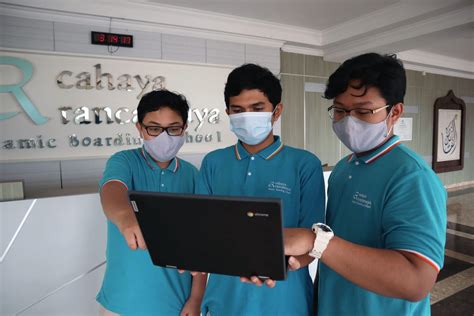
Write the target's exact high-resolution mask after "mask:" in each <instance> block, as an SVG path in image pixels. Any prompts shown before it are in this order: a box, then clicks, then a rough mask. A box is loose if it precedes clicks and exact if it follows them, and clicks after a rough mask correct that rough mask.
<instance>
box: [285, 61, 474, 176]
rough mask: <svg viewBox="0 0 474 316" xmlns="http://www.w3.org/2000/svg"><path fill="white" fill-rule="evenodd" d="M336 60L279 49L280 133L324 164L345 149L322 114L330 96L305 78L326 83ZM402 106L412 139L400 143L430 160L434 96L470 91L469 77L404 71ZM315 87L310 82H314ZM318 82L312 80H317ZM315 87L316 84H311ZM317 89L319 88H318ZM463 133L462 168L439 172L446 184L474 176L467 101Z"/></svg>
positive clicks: (473, 114) (471, 107) (473, 112)
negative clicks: (311, 89) (312, 89)
mask: <svg viewBox="0 0 474 316" xmlns="http://www.w3.org/2000/svg"><path fill="white" fill-rule="evenodd" d="M338 66H339V64H337V63H330V62H325V61H323V59H322V57H317V56H308V55H301V54H294V53H286V52H282V54H281V82H282V85H283V104H284V105H285V110H284V112H283V117H282V131H281V134H282V139H283V141H284V142H285V143H286V144H288V145H290V146H295V147H299V148H305V149H307V150H309V151H311V152H313V153H314V154H316V155H317V156H318V157H319V158H320V159H321V162H322V163H323V164H328V165H330V166H332V165H334V164H335V163H336V162H337V161H338V160H339V159H341V158H342V157H344V156H345V155H347V154H348V153H349V150H348V149H347V148H345V146H344V145H342V144H341V142H340V141H339V140H338V139H337V138H336V136H335V135H334V133H333V131H332V128H331V121H330V119H329V117H328V115H327V108H328V106H330V105H331V101H328V100H326V99H323V98H322V92H308V91H305V84H306V86H307V89H306V90H308V84H310V83H316V84H318V83H319V84H325V83H326V81H327V79H328V77H329V75H330V74H331V73H332V72H333V71H334V70H335V69H336V68H337V67H338ZM407 81H408V82H407V85H408V87H407V94H406V96H405V106H407V109H409V111H410V110H411V112H417V113H405V114H404V116H405V117H412V118H413V140H412V141H407V142H404V143H405V145H407V146H408V147H410V148H412V149H413V150H415V151H416V152H417V153H419V154H420V155H421V156H423V158H425V160H427V161H428V162H429V163H430V164H431V157H432V145H433V144H432V142H433V105H434V102H435V100H436V98H438V97H441V96H445V95H446V93H447V92H448V91H449V90H450V89H452V90H453V91H454V93H455V94H456V96H458V97H470V98H471V100H472V98H473V97H474V80H470V79H463V78H455V77H448V76H443V75H433V74H428V73H427V74H425V75H423V73H421V72H419V71H411V70H408V71H407ZM313 87H314V86H313ZM316 87H317V86H316ZM316 90H318V89H316ZM319 90H320V89H319ZM466 114H467V116H466V131H465V135H466V139H465V160H464V169H463V170H461V171H456V172H448V173H441V174H439V177H440V178H441V180H442V181H443V183H444V184H445V185H452V184H457V183H464V182H469V181H474V124H473V123H472V122H474V104H472V103H466Z"/></svg>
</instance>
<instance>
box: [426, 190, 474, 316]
mask: <svg viewBox="0 0 474 316" xmlns="http://www.w3.org/2000/svg"><path fill="white" fill-rule="evenodd" d="M448 196H449V198H448V229H447V234H446V250H445V261H444V268H443V270H441V272H440V274H439V275H438V280H437V282H436V284H435V286H434V287H433V290H432V291H431V313H432V315H434V316H437V315H443V316H444V315H449V316H457V315H460V316H461V315H467V316H473V315H474V187H471V188H466V189H461V190H457V191H453V192H450V193H449V195H448Z"/></svg>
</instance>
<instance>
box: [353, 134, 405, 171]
mask: <svg viewBox="0 0 474 316" xmlns="http://www.w3.org/2000/svg"><path fill="white" fill-rule="evenodd" d="M398 145H400V137H398V136H397V135H393V136H392V137H390V139H389V140H387V141H386V142H385V143H384V144H383V145H382V146H380V147H379V148H377V149H375V150H374V151H372V152H370V153H368V154H366V155H364V156H361V157H356V156H355V154H351V155H350V156H349V158H348V160H347V161H348V162H351V161H352V160H354V158H356V159H358V160H362V161H363V162H364V163H366V164H369V163H371V162H374V161H375V160H377V159H378V158H380V157H382V156H383V155H385V154H386V153H388V152H389V151H391V150H392V149H393V148H395V147H396V146H398Z"/></svg>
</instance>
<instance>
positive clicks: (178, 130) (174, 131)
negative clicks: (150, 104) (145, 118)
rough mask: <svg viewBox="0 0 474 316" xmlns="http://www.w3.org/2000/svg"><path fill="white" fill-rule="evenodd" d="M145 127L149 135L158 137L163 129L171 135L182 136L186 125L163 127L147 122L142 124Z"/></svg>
mask: <svg viewBox="0 0 474 316" xmlns="http://www.w3.org/2000/svg"><path fill="white" fill-rule="evenodd" d="M141 125H142V126H143V128H145V130H146V132H147V134H148V135H150V136H153V137H156V136H159V135H160V134H161V133H163V131H166V133H167V134H168V135H170V136H181V135H183V131H184V126H168V127H161V126H156V125H150V126H147V125H145V124H141Z"/></svg>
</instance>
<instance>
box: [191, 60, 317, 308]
mask: <svg viewBox="0 0 474 316" xmlns="http://www.w3.org/2000/svg"><path fill="white" fill-rule="evenodd" d="M224 94H225V102H226V106H227V110H226V112H227V114H229V118H230V125H231V130H232V131H233V132H234V133H235V134H236V136H237V137H238V138H239V141H238V142H237V144H235V145H234V146H231V147H227V148H224V149H219V150H216V151H214V152H211V153H209V154H208V155H207V156H206V157H205V158H204V160H203V163H202V166H201V171H200V178H199V183H198V193H201V194H216V195H234V196H255V197H276V198H281V199H282V202H283V203H282V205H283V224H284V226H285V227H310V226H311V224H313V223H314V222H315V221H322V220H323V218H324V205H325V201H324V199H325V193H324V180H323V173H322V168H321V162H320V161H319V159H318V158H317V157H316V156H314V155H313V154H311V153H309V152H307V151H304V150H301V149H296V148H292V147H288V146H284V145H283V144H282V142H281V140H280V138H279V137H278V136H274V135H273V132H272V128H273V123H274V122H275V121H277V120H278V118H279V117H280V115H281V113H282V110H283V105H282V104H281V86H280V82H279V80H278V79H277V78H276V77H275V76H274V75H273V74H272V73H271V72H270V71H269V70H268V69H266V68H262V67H260V66H257V65H253V64H247V65H243V66H241V67H239V68H236V69H234V70H233V71H232V72H231V73H230V74H229V77H228V79H227V83H226V86H225V92H224ZM242 234H245V232H242ZM222 255H227V254H222ZM299 259H300V260H302V261H304V262H306V263H307V264H309V262H310V261H312V258H311V257H309V256H307V255H304V256H302V257H301V258H299ZM312 297H313V285H312V281H311V278H310V276H309V274H308V270H307V269H306V268H305V269H301V270H299V271H290V272H289V273H288V280H286V281H285V282H281V284H279V286H278V287H277V288H275V289H268V288H254V287H253V286H251V285H249V284H244V283H241V282H240V279H239V278H238V277H232V276H223V275H210V277H209V281H208V285H207V288H206V292H205V296H204V299H203V304H202V310H203V315H206V313H207V312H209V313H210V315H212V316H214V315H217V316H219V315H225V316H232V315H309V314H311V313H312Z"/></svg>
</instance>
